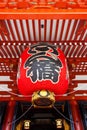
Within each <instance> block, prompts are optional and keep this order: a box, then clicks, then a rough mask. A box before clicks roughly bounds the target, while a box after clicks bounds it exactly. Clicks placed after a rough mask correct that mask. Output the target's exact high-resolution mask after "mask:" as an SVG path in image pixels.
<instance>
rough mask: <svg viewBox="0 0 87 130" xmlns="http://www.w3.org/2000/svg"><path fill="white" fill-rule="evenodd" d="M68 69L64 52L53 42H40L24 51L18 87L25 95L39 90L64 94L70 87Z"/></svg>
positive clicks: (19, 69)
mask: <svg viewBox="0 0 87 130" xmlns="http://www.w3.org/2000/svg"><path fill="white" fill-rule="evenodd" d="M68 82H69V78H68V70H67V63H66V58H65V56H64V54H63V52H62V51H61V50H60V49H59V48H57V46H54V45H52V44H48V43H38V44H34V45H33V46H31V47H30V48H27V49H25V51H24V52H23V53H22V55H21V57H20V60H19V66H18V74H17V83H18V89H19V91H20V93H21V94H23V95H31V94H32V93H33V92H35V91H37V90H42V89H45V90H49V91H51V92H54V93H55V94H57V95H58V94H64V93H65V92H66V91H67V89H68Z"/></svg>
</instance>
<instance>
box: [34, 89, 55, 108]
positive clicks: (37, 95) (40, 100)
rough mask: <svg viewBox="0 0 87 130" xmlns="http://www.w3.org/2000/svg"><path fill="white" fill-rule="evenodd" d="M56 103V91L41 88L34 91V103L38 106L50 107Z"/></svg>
mask: <svg viewBox="0 0 87 130" xmlns="http://www.w3.org/2000/svg"><path fill="white" fill-rule="evenodd" d="M54 103H55V97H54V93H53V92H50V91H49V90H39V91H37V92H34V93H33V96H32V104H33V106H34V107H38V108H49V107H52V106H53V105H54Z"/></svg>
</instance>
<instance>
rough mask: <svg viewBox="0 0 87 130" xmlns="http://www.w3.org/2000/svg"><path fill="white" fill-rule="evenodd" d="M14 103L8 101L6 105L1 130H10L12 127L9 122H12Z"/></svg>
mask: <svg viewBox="0 0 87 130" xmlns="http://www.w3.org/2000/svg"><path fill="white" fill-rule="evenodd" d="M15 103H16V102H15V101H10V102H9V103H8V106H7V109H6V113H5V118H4V122H3V126H2V130H11V127H12V124H11V122H12V119H13V115H14V109H15Z"/></svg>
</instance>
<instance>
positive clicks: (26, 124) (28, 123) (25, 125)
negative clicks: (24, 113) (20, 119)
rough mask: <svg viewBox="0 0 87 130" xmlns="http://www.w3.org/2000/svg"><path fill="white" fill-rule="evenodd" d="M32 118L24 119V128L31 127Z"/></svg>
mask: <svg viewBox="0 0 87 130" xmlns="http://www.w3.org/2000/svg"><path fill="white" fill-rule="evenodd" d="M30 122H31V121H30V120H24V130H29V129H30Z"/></svg>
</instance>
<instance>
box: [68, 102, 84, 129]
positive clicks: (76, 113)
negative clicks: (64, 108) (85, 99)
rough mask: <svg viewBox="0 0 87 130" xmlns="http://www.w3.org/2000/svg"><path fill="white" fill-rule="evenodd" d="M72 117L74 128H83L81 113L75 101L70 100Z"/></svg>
mask: <svg viewBox="0 0 87 130" xmlns="http://www.w3.org/2000/svg"><path fill="white" fill-rule="evenodd" d="M70 106H71V112H72V117H73V121H74V128H75V130H84V127H83V123H82V119H81V113H80V110H79V106H78V103H77V101H70Z"/></svg>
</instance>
